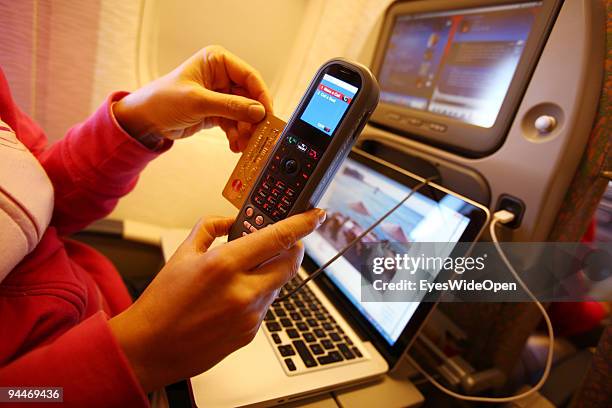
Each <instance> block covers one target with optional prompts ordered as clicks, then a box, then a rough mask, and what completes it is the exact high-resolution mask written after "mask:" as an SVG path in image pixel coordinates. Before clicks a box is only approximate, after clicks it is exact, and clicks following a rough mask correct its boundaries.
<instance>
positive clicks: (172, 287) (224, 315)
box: [110, 209, 325, 392]
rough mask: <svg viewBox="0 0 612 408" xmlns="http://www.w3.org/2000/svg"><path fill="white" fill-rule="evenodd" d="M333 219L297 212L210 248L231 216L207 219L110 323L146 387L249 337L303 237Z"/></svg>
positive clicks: (289, 271)
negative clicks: (326, 220)
mask: <svg viewBox="0 0 612 408" xmlns="http://www.w3.org/2000/svg"><path fill="white" fill-rule="evenodd" d="M324 220H325V212H324V211H323V210H319V209H314V210H310V211H307V212H305V213H302V214H298V215H294V216H293V217H290V218H287V219H285V220H282V221H280V222H277V223H276V224H273V225H270V226H268V227H266V228H263V229H261V230H259V231H256V232H254V233H252V234H249V235H247V236H245V237H241V238H240V239H237V240H234V241H231V242H229V243H227V244H224V245H221V246H218V247H216V248H214V249H212V250H208V248H209V246H210V245H211V244H212V242H213V241H214V239H215V237H219V236H222V235H226V234H227V233H228V231H229V228H230V226H231V224H232V222H233V220H232V219H230V218H207V219H204V220H203V221H201V222H200V223H199V224H198V225H197V226H196V227H195V228H194V229H193V231H192V232H191V235H190V236H189V238H187V240H186V241H185V242H184V243H183V244H182V245H181V246H180V247H179V248H178V249H177V251H176V253H175V254H174V255H173V256H172V258H171V259H170V260H169V261H168V263H167V264H166V266H165V267H164V268H163V269H162V270H161V271H160V272H159V274H158V275H157V276H156V277H155V279H154V280H153V282H151V284H150V285H149V287H148V288H147V289H146V290H145V292H144V293H143V294H142V295H141V296H140V298H139V299H138V300H137V301H136V302H135V303H134V304H133V305H132V306H131V307H130V308H128V309H127V310H125V311H124V312H123V313H121V314H119V315H118V316H116V317H114V318H112V319H111V320H110V327H111V330H112V331H113V333H114V334H115V336H116V338H117V340H118V342H119V344H120V345H121V347H122V349H123V351H124V352H125V354H126V356H127V358H128V360H129V361H130V363H131V365H132V367H133V369H134V372H135V373H136V376H137V377H138V379H139V381H140V383H141V385H142V387H143V388H144V390H145V392H148V391H152V390H154V389H157V388H159V387H161V386H164V385H166V384H170V383H172V382H175V381H178V380H179V379H183V378H188V377H191V376H194V375H196V374H199V373H201V372H203V371H206V370H208V369H209V368H211V367H212V366H214V365H215V364H217V363H218V362H219V361H221V360H222V359H223V358H224V357H226V356H227V355H228V354H230V353H232V352H233V351H235V350H237V349H239V348H240V347H242V346H244V345H246V344H247V343H249V342H250V341H251V340H252V339H253V338H254V337H255V334H256V333H257V330H258V329H259V325H260V324H261V321H262V320H263V317H264V315H265V313H266V311H267V310H268V307H269V306H270V304H271V303H272V302H273V301H274V299H275V298H276V296H277V295H278V291H279V288H280V287H281V286H283V285H284V284H285V283H286V282H287V281H288V280H290V279H291V278H293V276H294V275H295V274H296V272H297V271H298V268H299V266H300V263H301V261H302V257H303V248H302V246H301V244H300V243H299V242H298V241H299V240H300V239H301V238H303V237H304V236H306V235H308V234H309V233H311V232H312V231H313V230H315V229H316V228H317V227H318V226H319V225H321V224H322V223H323V221H324Z"/></svg>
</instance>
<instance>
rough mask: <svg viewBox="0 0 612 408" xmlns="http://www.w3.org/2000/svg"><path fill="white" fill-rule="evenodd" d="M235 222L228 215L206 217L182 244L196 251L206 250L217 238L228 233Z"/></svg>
mask: <svg viewBox="0 0 612 408" xmlns="http://www.w3.org/2000/svg"><path fill="white" fill-rule="evenodd" d="M233 223H234V218H228V217H205V218H202V219H201V220H200V221H199V222H198V223H197V224H196V226H195V227H193V229H192V230H191V233H190V234H189V236H188V237H187V239H186V240H185V242H183V244H181V247H183V246H187V247H189V248H191V249H192V250H195V251H196V252H206V250H208V247H210V245H211V244H212V243H213V241H214V240H215V238H218V237H222V236H224V235H227V234H228V232H229V229H230V227H231V226H232V224H233Z"/></svg>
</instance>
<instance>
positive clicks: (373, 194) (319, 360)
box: [191, 149, 489, 407]
mask: <svg viewBox="0 0 612 408" xmlns="http://www.w3.org/2000/svg"><path fill="white" fill-rule="evenodd" d="M422 181H423V179H422V178H419V177H418V176H416V175H413V174H411V173H409V172H407V171H405V170H402V169H401V168H399V167H397V166H394V165H392V164H390V163H387V162H385V161H383V160H381V159H379V158H376V157H374V156H372V155H370V154H368V153H366V152H364V151H361V150H358V149H353V151H352V152H351V154H350V155H349V157H348V158H347V160H346V161H345V162H344V164H343V166H342V167H341V169H340V170H339V172H338V173H337V175H336V177H335V178H334V180H333V181H332V183H331V184H330V187H329V189H328V191H327V193H326V194H325V196H324V197H323V198H322V200H321V202H320V205H319V206H320V207H321V208H324V209H326V210H327V214H328V217H327V220H326V221H325V223H324V224H323V225H321V227H320V228H319V229H318V230H317V231H316V232H314V233H313V234H311V235H310V236H308V237H307V238H306V239H304V246H305V259H304V262H303V265H302V268H301V270H300V272H299V276H297V277H296V279H295V280H293V281H292V282H290V283H288V284H287V285H286V286H285V287H284V288H283V289H282V291H281V295H283V294H284V293H287V291H289V290H291V289H293V288H294V287H295V286H296V285H297V284H299V282H300V281H301V279H304V278H306V277H307V276H308V275H309V274H311V273H313V272H314V271H315V270H316V269H318V267H319V266H320V265H322V264H324V263H325V262H326V261H327V260H328V259H330V258H331V257H332V256H334V255H335V254H336V253H337V252H338V250H339V249H340V248H341V247H343V246H344V245H345V244H346V243H347V242H350V241H351V240H352V239H353V238H354V237H356V236H358V235H359V234H360V232H363V231H364V230H365V229H367V228H368V227H369V226H370V225H371V224H373V223H374V222H375V221H376V220H377V219H378V218H379V217H380V216H382V215H383V214H385V213H386V212H387V211H388V210H389V209H391V208H393V207H394V206H395V205H396V204H397V203H398V202H399V201H401V200H402V198H404V197H406V196H407V195H408V194H409V193H410V191H411V189H412V188H413V187H415V186H417V185H418V184H420V183H422ZM439 214H444V222H440V219H439V217H440V215H439ZM449 214H452V215H453V216H452V217H448V215H449ZM488 218H489V212H488V210H487V209H486V208H485V207H483V206H481V205H479V204H477V203H475V202H472V201H470V200H469V199H467V198H464V197H461V196H458V195H456V194H454V193H452V192H450V191H448V190H446V189H444V188H443V187H441V186H439V185H437V184H435V183H430V184H429V185H428V186H426V187H423V188H421V189H420V190H419V191H418V192H416V193H414V195H413V196H412V197H410V198H409V199H408V200H407V201H406V202H405V203H404V204H403V205H402V206H401V207H399V208H398V209H397V210H396V211H395V212H393V213H392V214H390V215H389V217H388V218H387V219H386V220H385V222H384V223H381V224H380V225H379V226H378V227H376V228H374V229H373V230H372V231H371V232H370V233H368V235H366V236H364V238H363V240H368V242H374V241H376V240H381V241H382V240H386V241H388V242H415V241H417V240H418V241H423V242H444V243H450V245H447V247H448V253H447V254H446V255H448V256H453V257H454V256H462V255H465V253H457V251H458V250H459V251H463V252H465V249H464V248H465V247H466V246H465V245H463V246H455V244H456V243H457V242H462V241H463V242H473V241H476V240H477V238H478V236H479V235H480V233H481V231H482V229H483V227H484V226H485V225H486V223H487V221H488ZM359 263H360V261H359V259H358V255H357V253H356V252H355V251H352V252H351V251H347V252H346V253H345V256H343V257H341V258H339V259H338V260H336V261H335V262H334V263H333V264H331V265H330V266H329V267H328V268H327V269H326V270H325V271H324V272H323V273H322V274H321V275H319V277H317V278H316V279H314V280H313V281H311V282H309V283H308V284H307V285H306V286H305V287H304V288H303V289H302V290H301V291H299V292H298V293H296V294H295V295H293V296H292V297H290V298H289V299H287V300H285V301H282V302H280V303H275V304H273V305H272V306H271V307H270V309H269V311H268V312H267V314H266V316H265V319H264V321H263V322H262V326H261V329H260V330H259V332H258V333H257V335H256V336H255V339H254V340H253V342H252V343H250V344H249V345H247V346H246V347H243V348H242V349H240V350H238V351H236V352H234V353H232V354H231V355H230V356H228V357H227V358H225V359H224V360H223V361H221V362H220V363H219V364H217V365H216V366H215V367H213V368H212V369H210V370H208V371H207V372H205V373H203V374H201V375H198V376H196V377H193V378H191V387H192V391H193V396H194V400H195V402H196V404H197V405H198V406H200V407H240V406H273V405H277V404H283V403H287V402H291V401H294V400H298V399H302V398H306V397H310V396H313V395H316V394H320V393H324V392H327V391H330V390H335V389H339V388H342V387H346V386H349V385H351V386H352V385H355V384H359V383H364V382H368V381H371V380H373V379H376V378H379V377H381V376H383V375H384V374H385V373H387V372H389V371H392V370H393V369H395V368H396V367H397V366H398V363H399V362H400V360H401V357H402V355H403V354H404V353H405V352H406V350H407V349H408V347H409V346H410V344H411V342H412V340H413V339H414V338H415V336H416V334H417V332H418V330H419V328H420V327H421V326H422V324H423V322H424V321H425V319H426V317H427V315H428V314H429V312H430V311H431V310H432V308H433V306H434V304H435V303H434V302H421V301H418V299H417V301H410V302H362V301H361V300H360V299H361V296H360V285H361V282H362V276H361V274H360V267H359V265H358V264H359ZM434 279H435V276H434Z"/></svg>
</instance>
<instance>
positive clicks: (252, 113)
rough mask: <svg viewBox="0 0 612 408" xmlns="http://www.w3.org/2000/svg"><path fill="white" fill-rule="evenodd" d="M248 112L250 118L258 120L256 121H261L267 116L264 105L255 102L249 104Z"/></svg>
mask: <svg viewBox="0 0 612 408" xmlns="http://www.w3.org/2000/svg"><path fill="white" fill-rule="evenodd" d="M248 113H249V118H251V119H253V120H256V121H260V120H262V119H263V117H264V116H265V114H266V110H265V109H264V107H263V105H261V104H259V103H254V104H252V105H250V106H249V109H248Z"/></svg>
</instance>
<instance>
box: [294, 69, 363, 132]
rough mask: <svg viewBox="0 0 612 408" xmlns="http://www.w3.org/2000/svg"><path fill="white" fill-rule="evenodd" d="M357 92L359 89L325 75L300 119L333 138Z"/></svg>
mask: <svg viewBox="0 0 612 408" xmlns="http://www.w3.org/2000/svg"><path fill="white" fill-rule="evenodd" d="M357 90H358V89H357V87H355V86H353V85H351V84H348V83H346V82H344V81H341V80H339V79H338V78H335V77H333V76H331V75H328V74H325V75H324V76H323V79H322V80H321V82H320V83H319V86H318V87H317V90H316V91H315V93H314V94H313V95H312V98H311V99H310V102H308V106H306V109H305V110H304V113H303V114H302V116H301V117H300V119H301V120H303V121H304V122H306V123H308V124H309V125H310V126H313V127H314V128H316V129H317V130H319V131H321V132H323V133H325V134H326V135H330V136H331V135H332V134H333V133H334V130H335V129H336V126H338V123H339V122H340V119H342V116H344V113H345V112H346V110H347V109H348V107H349V105H350V104H351V102H352V100H353V98H354V97H355V94H356V93H357Z"/></svg>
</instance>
